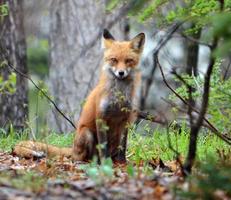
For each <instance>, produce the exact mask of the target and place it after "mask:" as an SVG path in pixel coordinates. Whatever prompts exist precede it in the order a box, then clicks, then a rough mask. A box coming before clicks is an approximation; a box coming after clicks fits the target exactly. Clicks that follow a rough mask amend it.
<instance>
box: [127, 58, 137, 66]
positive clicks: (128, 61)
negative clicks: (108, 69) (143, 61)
mask: <svg viewBox="0 0 231 200" xmlns="http://www.w3.org/2000/svg"><path fill="white" fill-rule="evenodd" d="M125 64H127V65H135V61H134V60H133V59H131V58H127V59H126V60H125Z"/></svg>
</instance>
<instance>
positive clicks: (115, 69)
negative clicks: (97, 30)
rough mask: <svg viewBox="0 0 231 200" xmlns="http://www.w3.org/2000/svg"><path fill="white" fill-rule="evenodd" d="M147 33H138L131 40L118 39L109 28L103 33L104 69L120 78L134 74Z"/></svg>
mask: <svg viewBox="0 0 231 200" xmlns="http://www.w3.org/2000/svg"><path fill="white" fill-rule="evenodd" d="M144 41H145V35H144V33H140V34H138V35H137V36H136V37H134V38H133V39H132V40H130V41H117V40H115V39H114V37H113V36H112V35H111V34H110V32H109V31H108V30H106V29H105V30H104V33H103V45H104V64H103V70H104V71H107V72H108V73H109V74H112V75H113V76H114V77H116V78H118V79H121V80H122V79H126V78H127V77H129V76H132V74H134V71H135V70H136V67H137V65H138V63H139V60H140V56H141V54H142V51H143V48H144Z"/></svg>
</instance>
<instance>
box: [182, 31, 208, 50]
mask: <svg viewBox="0 0 231 200" xmlns="http://www.w3.org/2000/svg"><path fill="white" fill-rule="evenodd" d="M181 36H182V37H183V38H185V39H187V40H189V41H191V42H195V43H197V44H199V45H203V46H207V47H209V48H210V49H211V48H212V45H211V44H208V43H206V42H203V41H200V40H197V39H195V38H193V37H190V36H188V35H185V34H184V33H181Z"/></svg>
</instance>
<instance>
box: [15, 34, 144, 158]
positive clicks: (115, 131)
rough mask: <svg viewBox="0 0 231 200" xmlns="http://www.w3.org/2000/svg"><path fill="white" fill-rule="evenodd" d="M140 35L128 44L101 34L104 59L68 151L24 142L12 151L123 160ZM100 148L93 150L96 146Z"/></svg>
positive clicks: (141, 35)
mask: <svg viewBox="0 0 231 200" xmlns="http://www.w3.org/2000/svg"><path fill="white" fill-rule="evenodd" d="M144 39H145V37H144V34H143V33H141V34H139V35H137V36H136V37H135V38H134V39H133V40H131V41H122V42H120V41H115V40H114V38H113V37H112V36H111V35H110V33H109V32H108V31H106V30H105V32H104V47H105V50H104V58H103V66H102V69H101V75H100V80H99V82H98V84H97V86H96V87H95V88H94V89H93V90H92V92H91V93H90V94H89V96H88V98H87V100H86V103H85V105H84V107H83V110H82V113H81V115H80V119H79V122H78V127H77V133H76V137H75V139H74V144H73V148H72V152H71V149H70V148H65V149H62V150H60V149H59V148H57V147H54V146H50V145H46V146H44V145H43V144H42V143H33V145H31V143H30V142H28V141H25V142H22V143H20V144H18V145H16V147H15V149H14V152H15V153H16V154H17V155H21V156H24V157H26V155H27V153H28V155H31V154H33V152H29V151H27V150H26V149H27V148H32V149H33V150H34V149H35V148H34V146H36V144H37V146H39V147H40V148H37V150H39V151H42V150H44V149H46V150H47V151H48V152H52V153H50V154H52V155H54V154H58V155H65V156H69V155H70V154H71V155H72V158H73V159H75V160H80V161H88V160H91V159H92V157H93V156H94V155H98V156H99V157H100V158H101V157H102V156H103V157H111V158H112V159H113V160H114V161H121V162H124V161H125V151H126V140H127V128H126V126H127V124H128V123H130V122H132V120H134V118H135V116H132V115H133V114H132V112H131V111H132V104H133V99H134V94H135V89H136V84H137V82H138V81H139V73H138V71H137V69H136V68H137V65H138V63H139V60H140V56H141V53H142V50H143V45H144ZM98 144H101V145H102V146H101V147H100V148H99V149H97V145H98Z"/></svg>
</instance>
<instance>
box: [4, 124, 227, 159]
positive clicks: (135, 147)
mask: <svg viewBox="0 0 231 200" xmlns="http://www.w3.org/2000/svg"><path fill="white" fill-rule="evenodd" d="M142 130H144V132H145V133H142V134H141V133H138V131H137V130H135V129H134V128H132V129H130V131H129V136H128V152H127V155H129V160H131V161H135V162H136V163H138V162H140V161H141V160H142V161H149V160H151V159H153V158H161V159H162V160H163V161H167V160H173V159H174V158H175V155H174V153H173V151H172V150H171V149H170V148H169V143H168V139H169V140H170V141H171V144H172V146H173V148H174V149H176V150H177V151H178V152H179V153H180V154H181V156H182V157H185V156H186V153H187V150H188V141H189V134H188V132H189V131H188V130H187V128H186V127H182V129H181V133H178V130H174V129H171V128H170V131H169V133H168V134H167V132H166V130H165V129H161V128H156V129H155V130H154V131H153V130H151V128H150V127H148V126H145V127H143V128H142ZM203 132H204V131H202V133H201V134H200V136H199V138H198V145H197V147H198V148H197V159H198V160H199V161H205V160H206V159H207V158H208V157H211V156H213V157H214V159H218V157H219V156H218V154H217V152H218V150H220V151H221V150H222V151H225V152H227V151H228V150H230V146H228V145H227V144H226V143H224V142H223V141H222V140H220V139H219V138H217V137H216V136H215V135H213V134H212V133H203ZM27 138H28V131H25V132H24V133H22V134H17V133H14V131H13V130H11V131H10V133H9V134H8V135H7V134H6V133H3V132H2V133H1V130H0V140H1V143H0V149H1V150H3V151H11V149H12V148H13V146H14V145H15V144H16V143H17V142H19V141H21V140H26V139H27ZM73 139H74V133H73V134H66V135H60V134H55V133H51V134H49V135H48V136H46V137H44V138H37V140H38V141H42V142H45V143H48V144H53V145H56V146H59V147H70V146H72V143H73Z"/></svg>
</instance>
